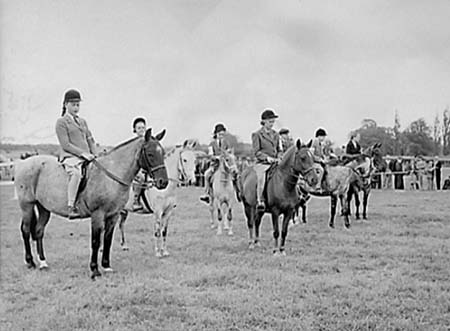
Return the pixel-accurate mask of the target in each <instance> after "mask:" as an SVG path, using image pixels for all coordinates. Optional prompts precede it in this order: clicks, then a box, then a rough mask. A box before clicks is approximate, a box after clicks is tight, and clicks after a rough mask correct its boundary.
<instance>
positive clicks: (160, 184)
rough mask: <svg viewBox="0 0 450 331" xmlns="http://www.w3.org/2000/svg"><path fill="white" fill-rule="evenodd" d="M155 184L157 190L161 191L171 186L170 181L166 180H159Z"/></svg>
mask: <svg viewBox="0 0 450 331" xmlns="http://www.w3.org/2000/svg"><path fill="white" fill-rule="evenodd" d="M155 184H156V188H157V189H159V190H161V189H165V188H166V187H167V185H168V184H169V180H168V179H164V178H158V179H156V180H155Z"/></svg>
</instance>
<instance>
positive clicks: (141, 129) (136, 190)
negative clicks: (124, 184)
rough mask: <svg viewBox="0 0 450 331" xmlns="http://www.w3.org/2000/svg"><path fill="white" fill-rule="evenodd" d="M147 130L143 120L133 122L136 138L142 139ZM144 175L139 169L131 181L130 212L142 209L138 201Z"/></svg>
mask: <svg viewBox="0 0 450 331" xmlns="http://www.w3.org/2000/svg"><path fill="white" fill-rule="evenodd" d="M146 130H147V123H146V121H145V118H143V117H137V118H135V119H134V121H133V132H134V133H135V134H136V136H138V137H143V136H144V135H145V131H146ZM146 177H147V176H146V174H145V173H144V171H143V170H142V169H141V170H139V172H138V174H137V175H136V177H134V180H133V207H132V211H138V210H142V209H143V208H144V207H143V206H142V203H141V201H140V199H139V197H140V196H141V193H142V191H143V190H144V188H142V187H143V185H145V180H146Z"/></svg>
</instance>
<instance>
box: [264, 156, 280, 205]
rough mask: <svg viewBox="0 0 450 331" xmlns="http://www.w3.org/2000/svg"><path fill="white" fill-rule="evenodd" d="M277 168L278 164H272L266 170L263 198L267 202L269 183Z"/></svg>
mask: <svg viewBox="0 0 450 331" xmlns="http://www.w3.org/2000/svg"><path fill="white" fill-rule="evenodd" d="M276 168H277V163H272V164H271V165H270V167H269V169H267V170H266V181H265V183H264V189H263V197H264V200H265V201H267V183H268V182H269V181H270V180H271V179H272V177H273V175H274V173H275V169H276Z"/></svg>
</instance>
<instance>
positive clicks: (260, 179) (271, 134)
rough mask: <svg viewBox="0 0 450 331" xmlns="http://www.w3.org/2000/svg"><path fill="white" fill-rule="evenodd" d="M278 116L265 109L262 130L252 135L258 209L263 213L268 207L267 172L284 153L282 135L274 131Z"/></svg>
mask: <svg viewBox="0 0 450 331" xmlns="http://www.w3.org/2000/svg"><path fill="white" fill-rule="evenodd" d="M277 118H278V115H276V114H275V112H274V111H273V110H272V109H265V110H264V111H263V112H262V114H261V122H260V123H261V129H259V130H258V131H256V132H254V133H252V146H253V152H254V153H255V157H256V164H255V165H254V169H255V172H256V177H257V183H256V197H257V205H256V209H257V210H258V211H259V212H263V211H264V210H265V209H266V205H265V202H264V197H263V190H264V185H265V182H266V171H267V169H269V167H270V165H271V164H272V163H276V162H278V161H279V160H280V157H281V154H282V151H281V146H280V135H279V134H278V132H276V131H275V130H274V129H273V125H274V124H275V120H276V119H277Z"/></svg>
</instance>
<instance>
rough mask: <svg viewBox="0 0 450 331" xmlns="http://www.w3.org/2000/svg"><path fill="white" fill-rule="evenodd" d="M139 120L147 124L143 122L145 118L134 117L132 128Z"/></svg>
mask: <svg viewBox="0 0 450 331" xmlns="http://www.w3.org/2000/svg"><path fill="white" fill-rule="evenodd" d="M141 122H142V123H144V125H147V123H146V122H145V118H143V117H136V118H135V119H134V121H133V129H134V127H135V126H136V124H138V123H141Z"/></svg>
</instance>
